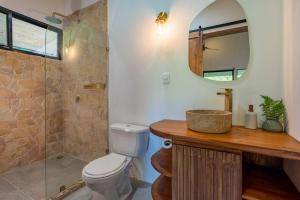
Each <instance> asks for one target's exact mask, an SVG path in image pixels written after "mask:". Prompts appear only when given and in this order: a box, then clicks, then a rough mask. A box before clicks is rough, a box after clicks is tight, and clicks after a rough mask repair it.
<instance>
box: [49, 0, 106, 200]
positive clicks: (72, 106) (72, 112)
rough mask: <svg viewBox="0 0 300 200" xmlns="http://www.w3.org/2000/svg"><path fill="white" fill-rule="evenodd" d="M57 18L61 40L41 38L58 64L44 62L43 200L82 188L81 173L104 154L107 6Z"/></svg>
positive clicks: (86, 8) (97, 5)
mask: <svg viewBox="0 0 300 200" xmlns="http://www.w3.org/2000/svg"><path fill="white" fill-rule="evenodd" d="M57 18H58V19H59V20H56V21H55V20H54V19H52V22H56V23H61V26H62V34H61V35H55V34H54V33H53V32H52V31H51V28H49V29H48V31H47V33H46V51H47V53H48V54H51V53H52V54H55V53H59V54H60V59H52V58H50V57H47V58H45V69H46V70H45V89H46V101H45V107H46V112H45V130H46V131H45V132H46V134H45V144H46V160H45V165H46V170H45V176H46V196H47V198H53V199H55V197H58V196H57V195H58V194H59V193H60V195H59V197H60V199H64V198H68V197H67V196H68V195H70V193H72V191H74V190H77V189H79V188H82V187H84V183H83V182H82V181H81V172H82V169H83V167H84V166H85V165H86V164H87V163H88V162H90V161H92V160H94V159H96V158H99V157H101V156H104V155H105V154H107V151H108V142H107V141H108V116H107V113H108V111H107V109H108V92H107V66H108V52H107V43H108V37H107V1H106V0H105V1H103V0H101V1H98V2H96V3H95V4H92V5H90V6H88V7H84V8H81V9H79V10H76V11H74V12H73V13H71V14H70V15H68V16H63V15H57ZM56 37H62V43H59V42H55V41H57V40H56V39H55V38H56ZM58 41H59V40H58ZM56 45H60V46H61V48H59V49H61V51H60V52H51V49H55V48H53V47H55V46H56ZM83 189H84V188H83Z"/></svg>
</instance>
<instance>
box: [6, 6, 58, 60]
mask: <svg viewBox="0 0 300 200" xmlns="http://www.w3.org/2000/svg"><path fill="white" fill-rule="evenodd" d="M0 12H1V13H3V14H5V15H7V17H6V25H7V45H0V49H5V50H10V51H17V52H21V53H25V54H29V55H34V56H41V57H45V58H51V59H57V60H62V45H63V31H62V30H61V29H59V28H56V27H54V26H51V25H49V24H46V23H43V22H41V21H38V20H36V19H33V18H31V17H28V16H25V15H23V14H20V13H17V12H14V11H12V10H9V9H7V8H4V7H2V6H0ZM13 18H15V19H18V20H21V21H24V22H27V23H29V24H32V25H35V26H38V27H41V28H44V29H46V30H51V31H53V32H56V33H57V36H58V39H57V57H54V56H48V55H44V54H39V53H34V52H29V51H24V50H20V49H16V48H14V47H13V25H12V24H13Z"/></svg>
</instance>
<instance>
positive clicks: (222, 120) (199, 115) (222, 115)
mask: <svg viewBox="0 0 300 200" xmlns="http://www.w3.org/2000/svg"><path fill="white" fill-rule="evenodd" d="M186 122H187V126H188V128H189V129H191V130H193V131H196V132H201V133H215V134H220V133H226V132H229V131H230V130H231V127H232V113H231V112H227V111H221V110H190V111H187V112H186Z"/></svg>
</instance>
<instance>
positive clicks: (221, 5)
mask: <svg viewBox="0 0 300 200" xmlns="http://www.w3.org/2000/svg"><path fill="white" fill-rule="evenodd" d="M245 18H246V17H245V13H244V11H243V9H242V8H241V6H240V4H239V3H238V2H237V1H236V0H218V1H216V2H215V3H213V4H211V5H210V6H209V7H207V8H206V9H205V10H203V11H202V12H201V13H199V14H198V15H197V16H196V18H195V19H194V20H193V22H192V23H191V27H190V30H195V29H198V28H199V26H200V25H201V26H202V27H208V26H214V25H218V24H224V23H228V22H232V21H237V20H241V19H245Z"/></svg>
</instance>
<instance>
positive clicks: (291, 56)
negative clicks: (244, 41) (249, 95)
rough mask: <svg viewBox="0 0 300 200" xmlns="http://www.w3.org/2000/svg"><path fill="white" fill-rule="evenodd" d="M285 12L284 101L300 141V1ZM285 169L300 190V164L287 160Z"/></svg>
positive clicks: (291, 128)
mask: <svg viewBox="0 0 300 200" xmlns="http://www.w3.org/2000/svg"><path fill="white" fill-rule="evenodd" d="M284 11H285V12H284V20H285V21H284V22H285V23H284V24H285V26H284V30H285V32H284V44H285V46H284V49H285V51H284V67H283V76H284V81H283V85H284V100H285V104H286V106H287V112H288V119H289V134H290V135H292V136H293V137H295V138H296V139H298V140H299V141H300V124H299V118H300V107H299V102H300V92H299V88H300V80H299V74H300V66H299V63H300V58H299V54H300V47H299V44H300V38H299V34H300V24H299V19H300V1H298V0H290V1H285V4H284ZM284 167H285V171H286V172H287V174H288V175H289V176H290V178H291V179H292V180H293V182H294V183H295V184H296V186H297V187H298V189H299V190H300V173H299V169H300V162H299V161H292V160H286V161H285V165H284Z"/></svg>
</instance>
